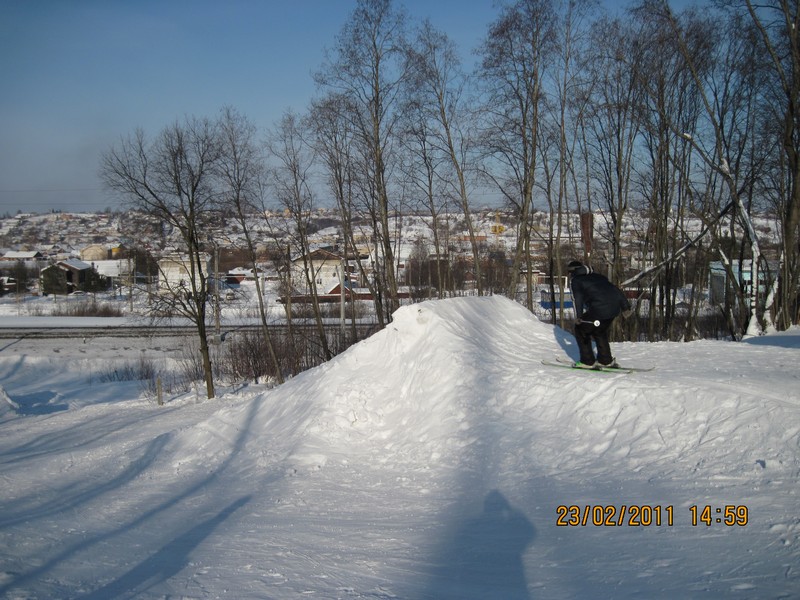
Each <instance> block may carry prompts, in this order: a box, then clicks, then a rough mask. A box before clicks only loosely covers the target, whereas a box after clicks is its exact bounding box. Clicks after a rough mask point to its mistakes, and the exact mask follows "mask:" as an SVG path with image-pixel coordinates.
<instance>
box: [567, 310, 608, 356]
mask: <svg viewBox="0 0 800 600" xmlns="http://www.w3.org/2000/svg"><path fill="white" fill-rule="evenodd" d="M581 319H583V322H581V323H576V324H575V340H576V341H577V342H578V350H579V351H580V353H581V358H580V360H581V362H582V363H583V364H585V365H593V364H594V362H595V357H594V351H593V350H592V340H594V343H595V344H597V361H598V362H600V363H602V364H604V365H608V364H611V363H612V362H613V361H614V357H613V356H611V346H610V345H609V344H608V328H609V327H611V323H613V322H614V319H600V320H599V323H600V324H599V325H597V326H595V324H594V322H587V321H590V319H589V318H587V317H586V316H583V317H581Z"/></svg>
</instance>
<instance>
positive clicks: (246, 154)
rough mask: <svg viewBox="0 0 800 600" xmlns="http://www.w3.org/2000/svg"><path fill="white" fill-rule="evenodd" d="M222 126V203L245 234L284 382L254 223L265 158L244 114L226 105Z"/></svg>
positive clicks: (270, 347) (267, 341)
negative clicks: (268, 309) (268, 315)
mask: <svg viewBox="0 0 800 600" xmlns="http://www.w3.org/2000/svg"><path fill="white" fill-rule="evenodd" d="M219 129H220V143H221V155H220V161H219V164H218V166H217V169H218V173H219V176H220V180H221V186H222V189H221V197H220V199H219V202H220V206H221V208H222V209H223V210H225V211H226V212H230V214H232V215H233V218H234V219H235V220H236V222H237V223H238V224H239V227H240V229H241V232H242V234H243V236H244V243H245V248H244V250H245V252H246V255H247V257H248V260H249V261H250V268H251V269H252V270H253V277H254V280H255V288H256V297H257V298H258V313H259V316H260V317H261V332H262V336H263V339H264V345H265V346H266V348H267V351H268V353H269V357H270V360H271V361H272V365H273V370H274V373H275V378H276V380H277V381H278V383H283V381H284V379H283V372H282V369H281V364H280V360H279V358H278V355H277V352H276V350H275V344H274V343H273V341H272V337H271V335H270V332H269V323H268V321H267V311H266V307H265V306H264V290H263V286H262V283H261V274H260V273H261V268H260V265H259V261H258V251H257V244H256V239H255V237H254V235H253V231H252V227H251V223H252V217H253V215H254V214H257V213H259V212H261V209H263V197H262V190H263V186H264V181H263V179H264V161H263V157H262V156H261V155H260V154H259V151H258V146H257V144H256V141H255V136H256V127H255V125H253V123H251V122H250V121H249V120H248V119H247V118H246V117H245V116H243V115H241V114H239V113H238V112H237V111H235V110H234V109H232V108H230V107H227V108H224V109H223V110H222V112H221V114H220V124H219Z"/></svg>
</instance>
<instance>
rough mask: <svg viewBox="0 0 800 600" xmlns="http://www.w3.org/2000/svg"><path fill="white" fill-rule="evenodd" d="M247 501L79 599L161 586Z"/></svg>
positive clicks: (116, 595)
mask: <svg viewBox="0 0 800 600" xmlns="http://www.w3.org/2000/svg"><path fill="white" fill-rule="evenodd" d="M249 501H250V496H245V497H243V498H240V499H239V500H236V501H235V502H233V503H231V504H229V505H228V506H227V507H226V508H224V509H223V510H222V511H220V512H219V513H218V514H217V515H215V516H213V517H211V518H210V519H207V520H205V521H203V522H201V523H198V524H197V525H195V526H194V527H192V528H191V529H189V530H188V531H186V532H185V533H184V534H182V535H180V536H178V537H176V538H175V539H174V540H172V541H171V542H169V543H168V544H167V545H165V546H164V547H162V548H161V549H160V550H159V551H158V552H156V553H155V554H153V555H152V556H151V557H150V558H148V559H147V560H144V561H142V562H141V563H139V564H138V565H136V566H135V567H134V568H133V569H131V570H130V571H128V572H127V573H125V574H124V575H122V576H121V577H119V578H118V579H116V580H114V581H112V582H111V583H109V584H107V585H105V586H103V587H102V588H99V589H97V590H95V591H94V592H92V593H91V594H89V595H88V596H83V600H105V599H106V598H119V597H129V596H130V595H131V594H133V595H139V594H142V593H144V592H145V591H147V590H148V589H150V588H152V587H153V586H155V585H158V584H160V583H163V582H165V581H167V580H168V579H170V578H171V577H172V576H174V575H176V574H177V573H179V572H180V571H181V570H182V569H183V568H185V567H186V566H187V565H188V564H189V558H190V556H191V553H192V551H193V550H194V549H195V548H197V546H199V545H200V544H201V542H203V540H205V539H206V538H208V536H210V535H211V533H212V532H213V531H214V530H215V529H216V528H217V527H218V526H219V525H221V524H222V523H223V522H225V521H226V520H227V519H228V517H230V516H231V515H232V514H233V513H234V512H236V511H237V510H239V509H240V508H241V507H242V506H244V505H245V504H247V503H248V502H249Z"/></svg>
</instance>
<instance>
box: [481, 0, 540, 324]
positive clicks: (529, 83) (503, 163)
mask: <svg viewBox="0 0 800 600" xmlns="http://www.w3.org/2000/svg"><path fill="white" fill-rule="evenodd" d="M555 15H556V13H555V9H554V6H553V3H552V1H551V0H517V1H516V2H514V3H513V4H512V5H510V6H507V7H504V8H503V9H502V11H501V13H500V16H499V18H498V19H497V20H496V21H495V22H494V23H492V24H491V26H490V28H489V34H488V36H487V38H486V41H485V43H484V45H483V48H482V50H481V56H482V62H481V68H480V77H481V80H482V82H483V86H484V93H485V103H484V108H483V110H484V113H485V115H486V116H487V122H486V125H485V127H486V131H487V136H486V145H487V152H488V153H489V155H490V156H491V158H492V160H493V161H495V162H496V163H497V164H498V165H499V169H498V170H499V173H497V174H495V175H494V180H495V181H496V183H497V185H498V187H499V189H500V191H501V192H502V194H503V196H504V197H505V198H506V200H507V201H508V202H509V203H510V204H511V205H512V206H514V208H515V210H516V213H517V245H516V250H515V252H514V259H513V265H512V272H511V280H510V285H509V292H508V293H509V295H510V296H511V297H516V289H517V283H518V281H519V273H520V271H521V270H522V266H523V264H524V265H525V266H526V270H527V272H528V273H531V272H532V265H531V258H530V257H531V247H530V240H531V223H532V222H531V218H530V217H531V215H532V211H533V195H534V189H535V187H536V176H537V168H538V163H539V161H540V160H541V158H542V157H541V150H540V148H539V147H538V142H539V139H540V137H539V127H540V125H541V122H540V120H541V111H542V102H543V99H544V92H545V90H544V71H545V69H546V67H547V65H548V61H550V60H551V59H552V52H553V49H554V46H553V39H554V38H553V25H554V21H555ZM490 172H492V171H490ZM531 287H532V286H529V291H528V294H527V297H526V304H527V306H528V308H529V309H532V308H533V299H532V295H531V290H530V288H531Z"/></svg>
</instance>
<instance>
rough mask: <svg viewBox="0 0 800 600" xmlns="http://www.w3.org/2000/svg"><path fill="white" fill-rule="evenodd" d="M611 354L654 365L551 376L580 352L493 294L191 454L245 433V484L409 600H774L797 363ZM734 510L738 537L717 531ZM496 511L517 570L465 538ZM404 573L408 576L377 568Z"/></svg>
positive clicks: (786, 523) (323, 377) (393, 333)
mask: <svg viewBox="0 0 800 600" xmlns="http://www.w3.org/2000/svg"><path fill="white" fill-rule="evenodd" d="M613 348H614V351H615V353H616V354H617V356H618V357H619V358H620V360H621V361H622V362H625V361H626V360H627V361H630V362H636V363H640V364H644V363H651V364H656V365H657V368H656V369H655V370H654V371H651V372H645V373H635V374H631V375H626V374H622V373H620V374H597V373H585V372H572V371H569V370H567V369H558V368H552V367H547V366H543V365H542V364H541V360H542V359H551V358H552V357H553V356H554V355H556V354H561V355H573V356H574V354H575V351H576V349H575V346H574V340H573V339H572V336H571V335H570V334H568V333H566V332H564V331H563V330H561V329H559V328H557V327H554V326H552V325H550V324H546V323H542V322H540V321H539V320H537V319H536V318H535V317H534V316H533V315H531V313H529V312H528V311H527V310H526V309H525V308H524V307H522V306H520V305H519V304H517V303H515V302H512V301H510V300H508V299H506V298H503V297H499V296H494V297H480V298H475V297H473V298H457V299H448V300H443V301H430V302H423V303H420V304H415V305H411V306H406V307H403V308H401V309H400V310H399V311H397V313H396V314H395V315H394V320H393V321H392V323H391V324H389V325H388V326H387V327H386V328H385V329H384V330H382V331H380V332H379V333H377V334H375V335H373V336H372V337H370V338H369V339H367V340H364V341H362V342H360V343H359V344H357V345H355V346H353V347H352V348H350V349H349V350H348V351H347V352H345V353H343V354H342V355H340V356H338V357H336V358H335V359H333V360H331V361H330V362H329V363H327V364H325V365H322V366H321V367H319V368H317V369H313V370H311V371H308V372H306V373H303V374H302V375H300V376H298V377H296V378H294V379H293V380H291V381H289V382H287V383H286V384H285V385H283V386H281V387H280V388H278V389H276V390H273V391H270V392H267V393H264V394H262V395H260V396H259V397H257V398H256V399H254V401H253V403H252V404H248V405H247V406H246V407H244V406H237V407H234V408H231V409H227V410H225V411H220V412H219V413H218V414H217V415H216V416H215V417H214V419H212V422H210V423H206V424H204V426H203V429H204V430H207V431H211V432H214V436H213V437H209V436H206V435H203V436H194V439H193V440H192V444H191V447H192V456H194V457H195V458H197V457H202V458H201V461H202V462H203V463H204V464H208V463H213V462H214V460H215V459H216V460H218V457H220V456H225V455H226V452H225V448H230V447H231V446H232V445H233V440H234V437H236V436H239V437H238V438H237V439H240V440H244V441H242V446H241V448H242V452H241V456H240V458H239V459H238V460H237V461H236V464H237V465H238V468H239V469H241V470H242V473H251V472H253V471H255V470H257V469H260V470H265V469H266V470H267V471H268V472H270V473H273V474H276V476H277V478H278V479H279V480H280V481H282V482H283V484H282V485H279V486H277V487H276V486H275V485H272V484H271V487H270V495H271V496H272V497H273V498H277V499H275V500H274V501H275V502H277V503H278V504H279V505H280V506H281V507H282V508H281V509H282V511H287V512H286V514H288V513H291V514H294V515H295V517H296V518H300V520H301V521H302V522H304V523H306V524H307V523H309V520H310V522H312V523H313V524H314V525H313V526H314V527H319V528H320V529H321V530H323V531H327V532H328V533H329V534H332V535H334V533H333V532H335V536H336V537H337V539H339V540H340V543H339V544H337V548H340V549H341V547H342V545H348V544H350V545H352V546H353V547H355V548H361V549H365V554H364V556H362V557H361V558H360V559H359V558H358V557H352V556H351V558H352V560H354V561H355V562H356V563H358V562H359V560H363V561H367V562H369V559H368V558H367V555H370V554H371V553H373V552H378V553H379V554H381V556H383V557H384V559H385V560H386V564H383V566H375V568H374V569H372V568H370V569H367V572H368V574H369V577H368V579H369V578H371V579H374V580H376V581H378V580H380V579H381V577H389V579H390V580H393V581H394V585H393V586H389V589H392V590H393V593H394V594H397V595H398V596H399V597H436V598H447V597H453V598H485V597H504V598H514V597H520V598H528V597H537V596H538V594H537V593H536V591H535V590H536V589H537V588H539V587H541V588H546V589H547V590H548V593H546V594H544V595H545V596H546V597H554V598H559V597H565V598H567V597H581V594H585V596H584V597H589V596H591V597H606V594H608V595H614V596H616V597H641V595H642V594H645V595H647V596H648V597H654V598H655V597H664V598H667V597H677V596H680V595H681V594H686V593H688V595H689V597H691V596H692V595H693V594H695V593H702V592H707V591H709V590H711V592H712V594H711V595H712V596H713V595H714V594H715V593H716V594H720V597H722V596H724V597H752V595H751V594H752V593H753V590H760V592H767V593H770V594H772V593H774V595H776V596H777V597H780V595H781V593H782V592H783V590H784V589H785V588H786V587H791V586H789V585H788V582H789V581H792V580H796V577H797V573H796V570H795V567H793V566H791V565H792V564H793V563H794V564H797V559H798V554H797V550H796V548H797V547H798V546H797V543H798V536H799V535H800V522H799V521H798V520H797V517H796V514H797V512H798V511H797V509H798V508H800V505H799V503H798V499H797V496H796V494H795V492H794V491H793V487H792V486H793V485H795V484H796V482H797V479H798V473H800V468H799V467H800V461H799V460H798V437H799V436H798V432H800V427H798V424H800V399H799V398H798V389H797V385H796V384H797V379H796V377H795V376H794V375H792V374H791V373H790V372H789V371H788V370H787V367H788V365H789V364H790V363H791V361H793V360H796V357H797V349H796V348H790V347H786V344H785V343H783V344H778V345H776V346H763V345H759V346H753V345H746V344H731V343H725V342H697V343H694V344H676V343H665V344H627V343H626V344H615V345H614V347H613ZM754 365H759V368H758V369H755V368H753V366H754ZM245 415H246V417H245ZM245 423H246V424H245ZM226 428H227V432H228V433H227V434H226V433H225V432H226ZM245 429H246V430H247V431H249V433H248V434H247V435H243V434H242V431H244V430H245ZM190 435H192V434H190ZM237 444H238V442H237ZM270 481H273V480H272V479H271V480H270ZM706 506H708V507H709V511H710V512H708V513H706V514H705V515H704V513H703V510H704V507H706ZM728 506H731V507H734V508H732V509H730V510H729V512H728V516H729V517H730V518H732V519H734V521H735V519H736V518H739V521H738V522H737V523H738V524H734V525H733V526H728V525H725V524H722V525H721V526H720V524H719V522H718V521H717V519H720V522H721V520H722V519H723V517H724V515H725V511H726V507H728ZM693 507H695V508H693ZM717 508H719V511H717ZM576 510H577V511H578V512H577V513H575V511H576ZM642 510H644V516H645V522H646V524H645V525H642V524H641V522H640V520H641V519H640V516H641V514H642V512H641V511H642ZM293 511H299V512H300V513H302V515H303V516H302V517H297V514H296V513H294V512H293ZM631 511H633V512H631ZM637 511H639V512H637ZM735 511H738V512H735ZM576 514H577V516H576ZM333 515H336V516H335V517H333ZM487 515H488V516H487ZM498 515H499V517H498ZM654 515H655V516H654ZM731 515H733V517H731ZM737 515H738V516H737ZM494 517H497V518H500V520H501V521H503V520H504V519H505V521H503V522H504V523H505V525H507V526H508V527H507V528H506V529H505V530H504V531H503V532H502V533H499V534H497V536H493V535H492V534H488V533H486V532H483V533H482V534H480V535H483V536H484V537H486V538H487V540H488V543H489V544H490V545H495V546H498V545H502V546H503V547H505V548H516V550H514V551H513V552H512V556H510V557H509V556H505V555H504V554H503V552H500V549H499V548H496V550H497V551H498V552H499V554H497V557H496V559H494V560H493V559H491V558H490V557H487V556H484V555H483V553H482V551H480V550H478V549H476V547H475V545H474V543H473V542H474V540H472V541H470V540H464V539H463V538H462V535H463V533H462V529H463V527H464V523H478V524H476V525H475V529H476V530H477V531H479V532H481V531H482V530H483V528H485V527H495V526H496V525H497V523H494V525H487V524H486V523H492V522H494V521H496V519H495V518H494ZM331 518H333V519H334V521H335V523H336V524H335V525H331V524H330V522H329V521H328V519H331ZM509 519H510V520H511V521H513V522H514V524H513V525H510V524H509V521H508V520H509ZM656 519H657V520H658V523H659V525H656V524H655V523H656ZM604 520H606V521H607V522H606V523H603V522H602V521H604ZM754 520H755V521H757V522H758V523H759V525H758V526H757V527H754V526H753V525H752V523H753V522H754ZM593 521H595V522H597V521H600V523H599V524H597V523H595V524H594V525H593ZM705 521H709V522H710V525H706V524H705ZM744 521H748V523H747V525H744V524H742V523H743V522H744ZM481 523H483V524H481ZM576 523H577V524H576ZM612 525H613V527H610V526H612ZM398 527H399V528H400V529H401V530H404V532H402V533H401V532H399V531H398ZM609 527H610V528H609ZM502 529H503V527H501V530H502ZM387 530H388V531H389V532H390V533H387ZM515 532H516V533H515ZM525 532H528V533H525ZM676 532H679V533H676ZM469 535H473V534H469ZM474 535H478V534H474ZM359 536H366V538H367V539H369V540H371V542H370V543H369V544H367V545H366V546H364V544H363V542H359ZM420 536H421V537H420ZM700 536H702V538H701V537H700ZM312 537H313V536H312ZM698 539H703V543H701V544H697V543H696V542H697V540H698ZM398 540H401V541H400V542H398ZM432 540H437V541H436V543H434V542H433V541H432ZM487 540H484V542H481V544H482V545H483V544H484V543H486V542H487ZM319 542H320V540H319V539H314V540H313V541H312V540H308V539H307V540H305V541H304V542H300V543H301V544H303V543H306V544H310V545H314V544H315V543H319ZM398 543H399V544H400V546H401V547H400V548H398V547H396V545H397V544H398ZM431 544H433V546H432V545H431ZM464 548H467V549H468V551H469V552H472V553H473V556H472V557H470V556H467V557H463V556H461V553H462V551H463V550H464ZM745 548H747V550H746V552H747V554H746V555H745V554H743V552H745V550H744V549H745ZM753 548H755V549H753ZM609 549H613V551H612V552H609ZM342 552H343V556H344V555H346V554H347V553H346V552H344V551H342ZM356 554H358V552H356ZM417 554H419V555H420V556H424V557H425V558H424V559H422V560H423V561H424V564H418V563H414V561H415V560H416V559H415V558H412V556H416V555H417ZM498 557H499V558H498ZM394 561H399V562H400V563H402V564H404V565H405V566H404V567H403V569H405V568H409V569H411V571H412V572H413V575H409V573H407V572H406V573H403V574H402V575H398V574H397V573H395V575H386V572H387V571H388V572H392V570H393V569H395V568H399V567H398V563H396V562H394ZM407 561H411V562H412V563H414V565H413V566H409V565H408V564H407ZM518 561H522V562H521V563H520V562H518ZM730 561H734V562H737V561H738V562H737V564H738V565H739V566H738V567H736V570H735V572H733V574H731V572H730V571H726V569H728V567H727V566H723V565H725V564H727V563H728V562H730ZM334 562H335V561H334ZM440 562H441V564H440ZM500 562H502V563H503V564H511V565H518V566H519V568H515V569H512V571H513V573H510V572H508V571H507V569H506V570H504V568H500V566H499V563H500ZM387 565H389V566H387ZM319 567H320V566H319V565H317V567H315V568H319ZM384 567H385V568H384ZM401 570H402V569H401ZM723 572H726V573H727V574H724V573H723ZM470 573H473V576H468V574H470ZM474 573H479V574H481V575H480V578H479V580H476V578H475V576H474ZM565 573H570V575H569V576H566V577H565ZM523 574H524V576H523ZM575 577H581V578H582V579H581V581H582V583H576V580H575V579H574V578H575ZM400 580H402V581H403V582H404V583H400ZM522 580H524V581H525V583H524V584H523V583H520V582H521V581H522ZM459 581H461V582H463V583H462V584H459V583H458V582H459ZM503 582H505V583H503ZM420 586H421V587H422V588H424V591H420ZM598 586H599V587H598ZM403 590H404V591H403ZM497 590H500V595H495V596H492V594H496V593H497ZM597 590H605V592H604V593H599V596H598V595H597V594H598V592H597ZM760 592H759V593H760ZM426 594H429V595H426ZM487 594H488V595H489V596H487ZM576 594H577V595H576ZM676 595H677V596H676ZM756 595H759V594H756ZM683 597H686V596H683Z"/></svg>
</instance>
